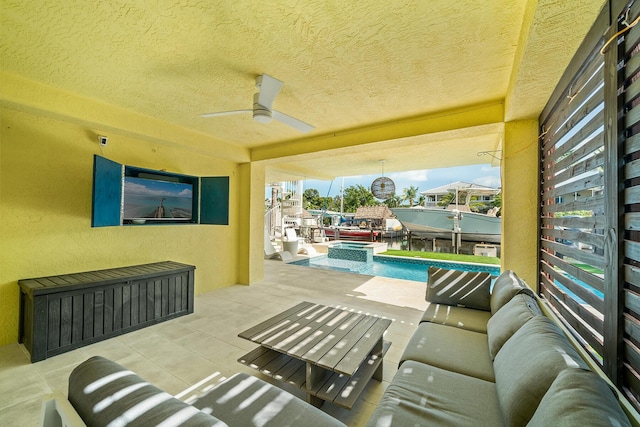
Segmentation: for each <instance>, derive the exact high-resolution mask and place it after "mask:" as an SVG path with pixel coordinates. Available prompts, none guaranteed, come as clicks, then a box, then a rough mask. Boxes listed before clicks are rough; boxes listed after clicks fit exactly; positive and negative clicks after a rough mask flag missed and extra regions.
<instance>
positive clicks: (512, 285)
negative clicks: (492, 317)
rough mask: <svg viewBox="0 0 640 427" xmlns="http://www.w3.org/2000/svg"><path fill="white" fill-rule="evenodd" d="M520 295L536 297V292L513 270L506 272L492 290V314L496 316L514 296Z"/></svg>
mask: <svg viewBox="0 0 640 427" xmlns="http://www.w3.org/2000/svg"><path fill="white" fill-rule="evenodd" d="M520 293H528V294H529V295H531V296H534V295H535V294H534V292H533V291H532V290H531V288H529V287H528V286H527V285H525V284H524V282H522V280H520V278H519V277H518V276H517V275H516V273H514V272H513V271H511V270H505V271H504V272H503V273H502V274H500V276H498V278H497V279H496V281H495V283H494V284H493V289H492V290H491V299H490V306H491V313H493V314H495V313H496V312H497V311H498V310H500V308H501V307H502V306H503V305H505V304H506V303H508V302H509V301H510V300H511V298H513V297H514V295H517V294H520Z"/></svg>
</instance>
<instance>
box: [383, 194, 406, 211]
mask: <svg viewBox="0 0 640 427" xmlns="http://www.w3.org/2000/svg"><path fill="white" fill-rule="evenodd" d="M400 203H402V199H401V198H400V196H398V195H397V194H395V193H394V194H393V196H391V197H389V198H388V199H387V200H385V201H384V204H385V205H387V207H388V208H397V207H398V206H400Z"/></svg>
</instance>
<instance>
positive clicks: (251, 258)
mask: <svg viewBox="0 0 640 427" xmlns="http://www.w3.org/2000/svg"><path fill="white" fill-rule="evenodd" d="M238 169H239V179H238V181H239V185H238V187H239V191H238V193H239V202H240V207H239V222H240V227H239V232H238V242H239V243H238V250H239V254H238V283H241V284H245V285H250V284H252V283H255V282H258V281H260V280H262V279H263V278H264V214H265V211H264V189H265V176H264V165H261V164H259V163H242V164H241V165H240V166H239V168H238Z"/></svg>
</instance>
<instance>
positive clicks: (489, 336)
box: [43, 268, 631, 427]
mask: <svg viewBox="0 0 640 427" xmlns="http://www.w3.org/2000/svg"><path fill="white" fill-rule="evenodd" d="M490 279H491V278H490V276H489V275H488V274H486V273H481V274H476V273H462V272H452V271H450V270H445V269H433V268H432V269H430V271H429V283H428V284H427V300H428V301H430V302H431V304H430V305H429V307H428V308H427V310H426V311H425V313H424V315H423V317H422V321H421V322H420V324H419V326H418V328H417V330H416V331H415V333H414V334H413V336H412V338H411V339H410V341H409V343H408V344H407V346H406V348H405V349H404V353H403V355H402V357H401V361H400V365H399V369H398V371H397V373H396V375H395V376H394V378H393V379H392V381H391V383H390V384H389V386H388V387H387V389H386V390H385V392H384V394H383V396H382V398H381V400H380V402H379V403H378V405H377V407H376V409H375V410H374V412H373V414H372V416H371V418H370V419H369V421H368V424H367V425H368V426H370V427H373V426H376V427H381V426H422V425H424V426H474V427H477V426H580V427H583V426H630V425H631V424H630V422H629V419H628V418H627V417H626V415H625V412H624V411H623V410H622V408H621V405H620V403H619V401H618V399H617V394H616V392H615V390H614V389H612V388H611V387H610V386H609V384H608V383H607V382H606V381H605V380H604V379H602V377H601V376H599V375H598V374H596V373H595V372H593V371H591V370H590V369H589V368H588V365H587V364H586V363H585V361H584V360H583V359H582V358H581V357H580V355H579V354H578V352H577V351H576V350H575V348H574V347H573V346H572V345H571V343H570V342H569V341H568V339H567V337H566V336H565V335H564V333H563V332H562V330H561V329H560V328H559V327H558V326H557V325H556V324H555V323H554V322H553V321H552V320H550V319H549V318H548V317H546V316H545V315H543V313H542V312H541V310H540V302H539V300H538V299H537V297H536V296H535V294H534V293H533V292H532V291H531V290H530V288H528V287H527V286H526V285H525V284H524V283H523V282H522V281H521V280H520V279H519V278H518V277H517V275H516V274H515V273H514V272H512V271H505V272H504V273H502V274H501V275H500V277H498V278H497V279H496V280H495V283H494V285H493V289H492V291H491V293H489V288H490V285H491V280H490ZM145 402H146V403H145ZM145 405H152V406H146V408H147V409H149V407H152V409H149V410H146V409H145ZM135 414H138V416H136V415H135ZM60 421H62V423H61V422H60ZM127 422H130V423H131V424H130V425H141V426H146V425H158V424H161V423H163V422H164V423H165V424H163V425H190V426H191V425H195V426H199V425H215V426H225V425H230V426H234V425H237V426H251V425H267V426H269V425H271V426H287V425H291V426H293V425H304V426H332V425H335V426H342V425H344V424H342V423H340V422H339V421H337V420H335V419H334V418H332V417H330V416H329V415H327V414H325V413H324V412H322V411H320V410H319V409H317V408H315V407H313V406H311V405H309V404H307V403H306V402H304V401H302V400H300V399H298V398H297V397H295V396H293V395H292V394H290V393H288V392H286V391H283V390H281V389H279V388H277V387H275V386H273V385H271V384H269V383H266V382H264V381H262V380H260V379H258V378H256V377H253V376H251V375H247V374H236V375H234V376H232V377H230V378H229V379H227V380H226V381H224V382H222V383H220V384H219V385H217V386H216V387H215V388H213V389H212V390H211V391H209V392H208V393H207V394H205V395H204V396H201V397H199V398H198V399H197V400H195V401H194V402H193V403H191V404H190V405H189V404H187V403H185V402H183V401H181V400H178V399H176V398H174V397H172V396H170V395H169V394H167V393H165V392H163V391H162V390H160V389H158V388H156V387H155V386H153V385H151V384H149V383H147V382H146V381H144V380H143V379H142V378H140V377H139V376H137V375H136V374H134V373H133V372H131V371H129V370H127V369H126V368H124V367H122V366H120V365H118V364H117V363H115V362H112V361H109V360H107V359H104V358H102V357H99V356H98V357H92V358H90V359H88V360H86V361H85V362H83V363H81V364H80V365H78V366H77V367H76V368H75V369H74V370H73V372H72V373H71V375H70V377H69V393H68V400H67V398H65V396H64V395H63V394H62V393H60V392H59V393H58V394H57V395H54V396H52V397H50V398H49V399H48V400H45V403H44V405H43V425H45V426H50V425H61V424H62V425H85V424H86V425H108V424H110V425H124V424H126V423H127ZM182 422H184V424H181V423H182Z"/></svg>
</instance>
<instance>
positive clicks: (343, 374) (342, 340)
mask: <svg viewBox="0 0 640 427" xmlns="http://www.w3.org/2000/svg"><path fill="white" fill-rule="evenodd" d="M390 324H391V320H389V319H382V318H380V317H375V316H371V315H367V314H362V313H356V312H353V311H349V310H345V309H340V308H333V307H327V306H324V305H320V304H313V303H310V302H302V303H300V304H298V305H296V306H295V307H292V308H290V309H289V310H286V311H284V312H282V313H280V314H278V315H276V316H274V317H272V318H270V319H268V320H265V321H264V322H261V323H260V324H258V325H256V326H254V327H252V328H250V329H247V330H246V331H244V332H241V333H240V334H238V336H239V337H240V338H244V339H247V340H249V341H253V342H255V343H257V344H260V347H258V348H256V349H255V350H253V351H251V352H249V353H248V354H245V355H244V356H242V357H241V358H240V359H238V362H240V363H242V364H244V365H247V366H250V367H252V368H254V369H257V370H258V371H260V372H262V373H263V374H265V375H268V376H271V377H273V378H276V379H278V380H280V381H284V382H286V383H289V384H293V385H295V386H297V387H300V388H302V389H303V390H304V391H306V393H307V401H308V402H309V403H312V404H313V405H314V406H317V407H320V406H322V403H324V401H330V402H334V403H335V404H337V405H340V406H342V407H345V408H347V409H351V408H352V407H353V405H354V404H355V402H356V400H357V398H358V396H359V395H360V393H362V390H364V387H365V386H366V385H367V383H368V382H369V380H370V379H371V378H372V377H373V378H375V379H376V380H378V381H382V359H383V357H384V355H385V353H386V352H387V350H388V349H389V346H390V345H391V343H390V342H388V341H384V340H383V339H382V336H383V334H384V332H385V331H386V330H387V328H388V327H389V325H390Z"/></svg>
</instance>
